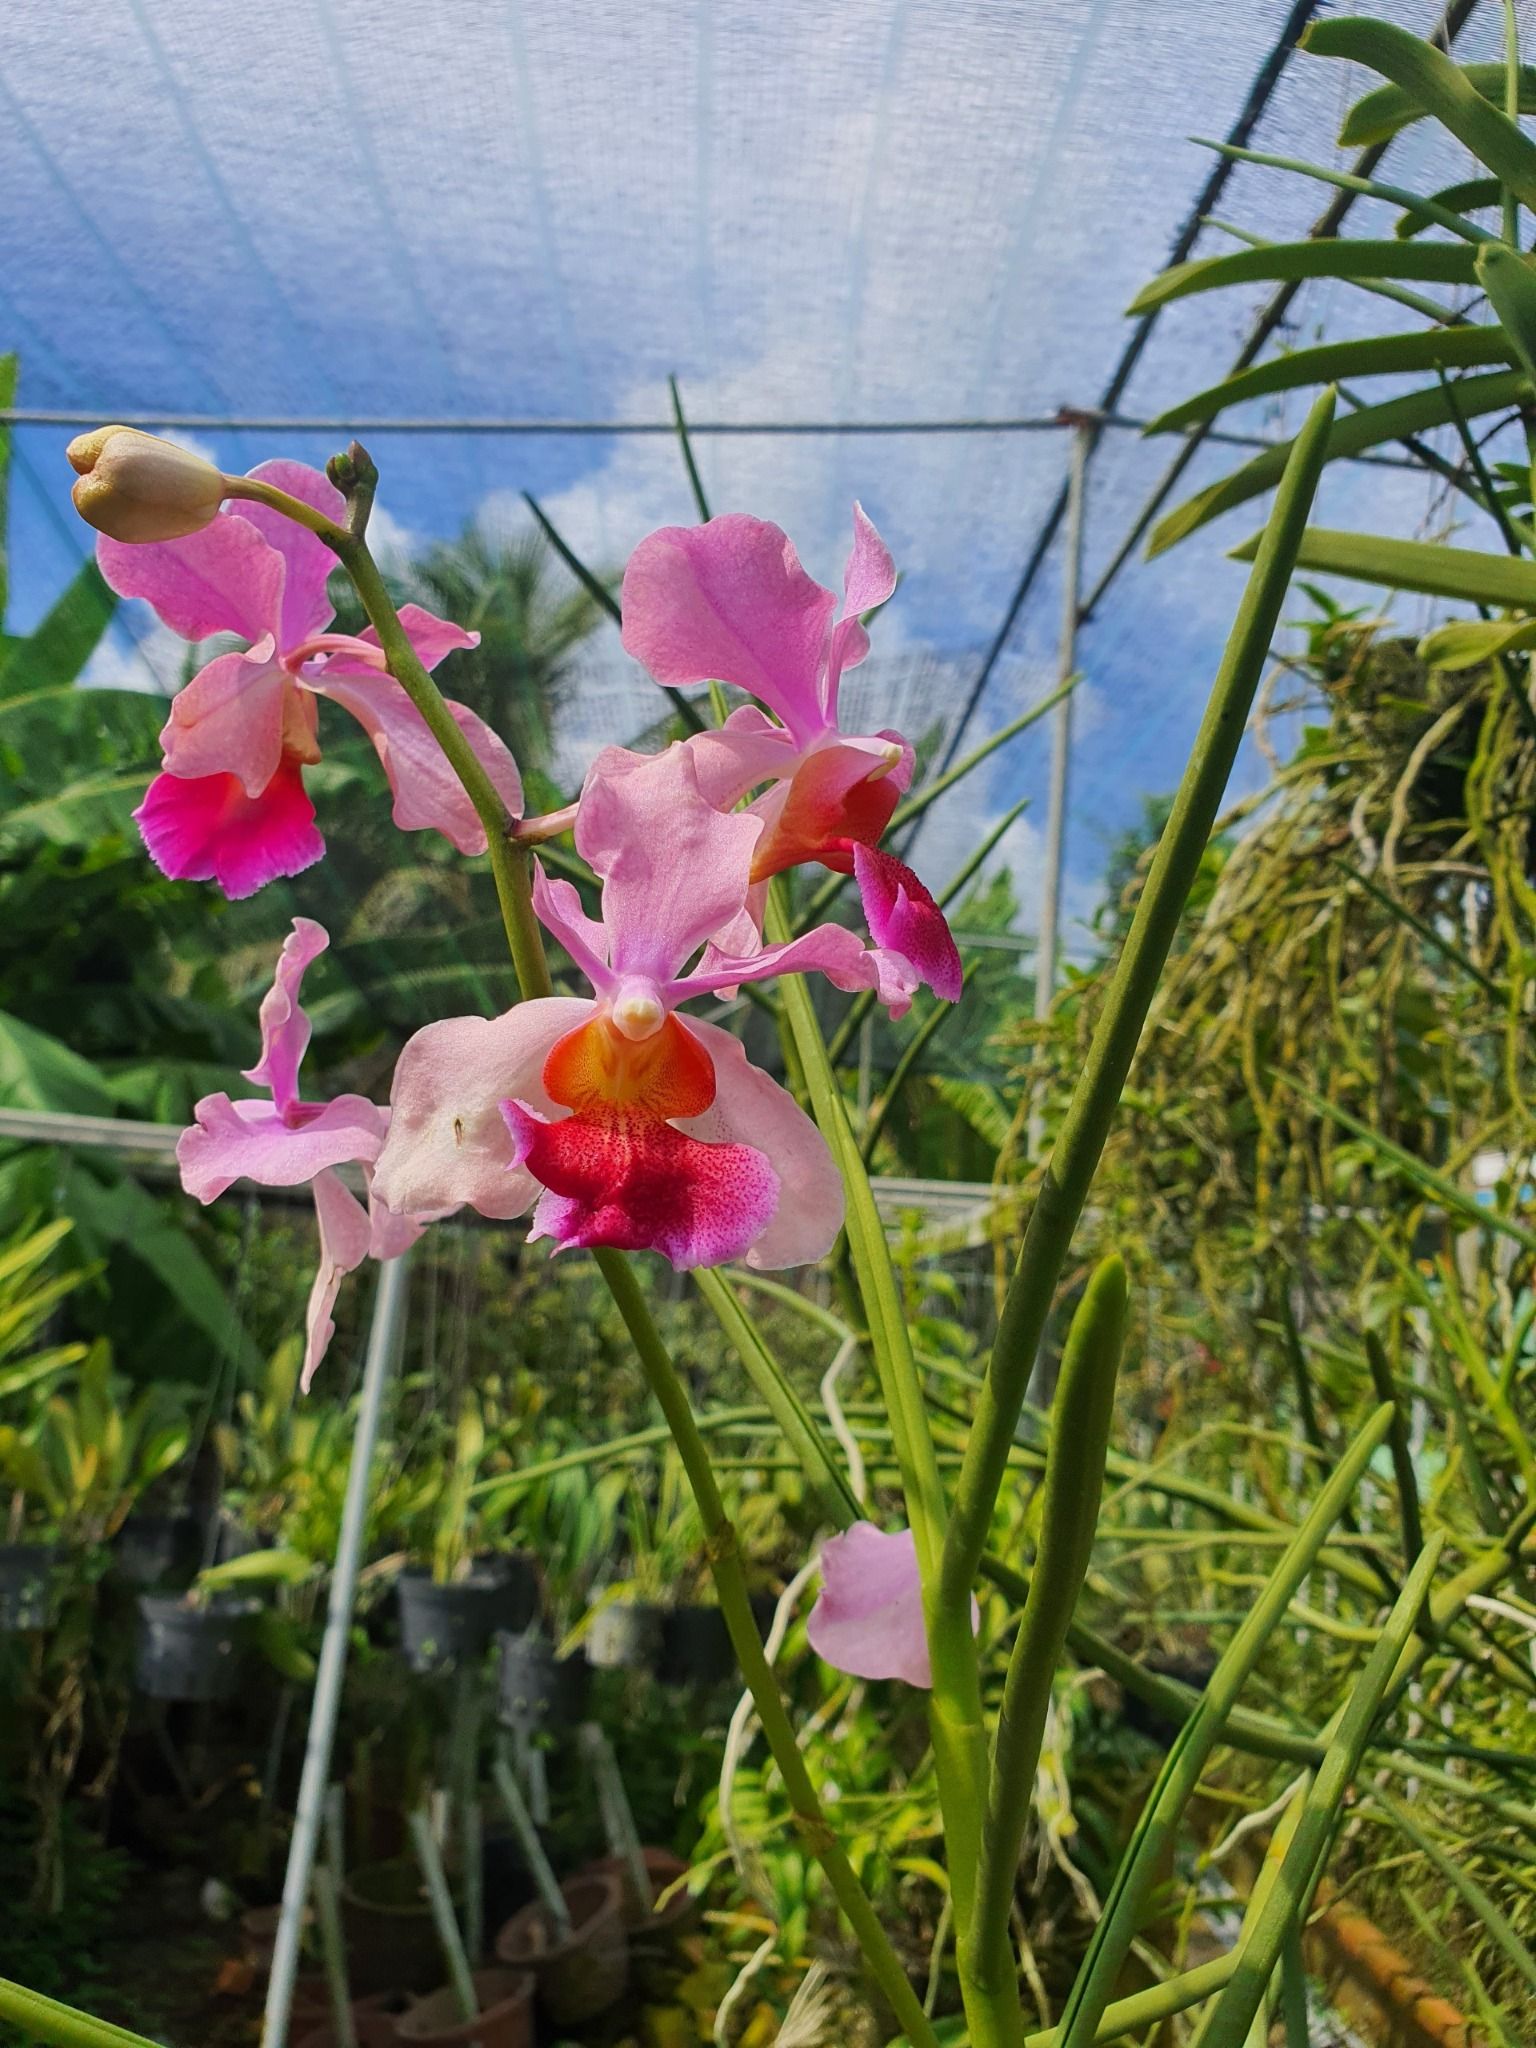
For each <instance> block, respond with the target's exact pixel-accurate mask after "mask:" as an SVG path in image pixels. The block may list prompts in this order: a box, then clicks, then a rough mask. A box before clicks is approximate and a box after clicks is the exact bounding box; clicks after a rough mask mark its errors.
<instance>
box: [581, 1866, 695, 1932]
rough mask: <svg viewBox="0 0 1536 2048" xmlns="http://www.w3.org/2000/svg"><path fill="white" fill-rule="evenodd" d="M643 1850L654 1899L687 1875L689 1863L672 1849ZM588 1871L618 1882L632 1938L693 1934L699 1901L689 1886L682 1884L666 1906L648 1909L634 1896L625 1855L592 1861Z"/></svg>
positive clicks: (626, 1923)
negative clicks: (674, 1853) (675, 1854)
mask: <svg viewBox="0 0 1536 2048" xmlns="http://www.w3.org/2000/svg"><path fill="white" fill-rule="evenodd" d="M640 1853H641V1854H642V1856H643V1857H644V1858H645V1869H646V1875H647V1876H648V1877H649V1878H650V1880H651V1896H652V1897H653V1898H659V1897H660V1896H661V1894H662V1893H663V1892H665V1891H667V1890H669V1889H670V1887H671V1886H672V1885H674V1884H676V1883H677V1880H678V1879H679V1878H680V1877H683V1876H686V1874H687V1870H688V1865H687V1864H686V1863H685V1862H684V1861H683V1859H682V1857H681V1856H674V1855H673V1854H672V1851H671V1850H670V1849H643V1850H642V1851H641V1852H640ZM588 1871H590V1873H591V1874H592V1875H593V1876H599V1877H611V1878H614V1879H615V1880H616V1881H617V1883H618V1887H619V1896H620V1899H621V1901H622V1903H623V1911H624V1924H625V1926H626V1927H627V1928H628V1929H629V1932H630V1936H631V1938H632V1939H634V1938H636V1937H639V1938H642V1939H643V1938H645V1936H647V1935H649V1936H651V1937H652V1938H654V1937H655V1936H657V1935H661V1936H663V1937H665V1939H667V1940H668V1941H676V1940H677V1939H678V1938H679V1936H681V1935H684V1934H690V1933H692V1931H693V1929H694V1928H695V1927H696V1926H697V1925H698V1923H699V1919H700V1917H701V1905H700V1901H699V1900H698V1899H696V1898H695V1897H694V1895H693V1893H692V1892H691V1891H689V1889H688V1887H687V1886H686V1885H679V1886H678V1889H677V1890H676V1891H675V1892H673V1893H672V1895H671V1897H670V1898H669V1899H668V1900H667V1901H666V1903H665V1904H664V1905H661V1906H651V1907H649V1908H648V1907H646V1905H645V1903H644V1902H643V1901H642V1900H640V1899H637V1898H636V1897H635V1888H634V1886H633V1885H632V1884H631V1883H630V1879H629V1865H628V1864H627V1863H626V1862H625V1861H624V1859H623V1857H622V1856H604V1857H603V1858H601V1860H600V1861H598V1862H596V1863H592V1864H589V1865H588ZM586 1874H587V1873H586V1872H584V1873H583V1875H586Z"/></svg>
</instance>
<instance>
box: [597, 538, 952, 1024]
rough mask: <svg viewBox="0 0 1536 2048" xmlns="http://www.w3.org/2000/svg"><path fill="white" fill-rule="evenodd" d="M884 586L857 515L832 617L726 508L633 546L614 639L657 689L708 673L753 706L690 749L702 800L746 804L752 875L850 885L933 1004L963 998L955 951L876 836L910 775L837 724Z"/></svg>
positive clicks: (777, 553)
mask: <svg viewBox="0 0 1536 2048" xmlns="http://www.w3.org/2000/svg"><path fill="white" fill-rule="evenodd" d="M895 588H896V567H895V564H894V563H893V561H892V560H891V556H890V551H889V549H888V548H887V547H886V545H885V543H884V541H882V540H881V538H880V536H879V534H878V533H877V532H876V531H875V529H874V526H873V525H872V524H871V522H870V520H869V519H868V518H866V516H865V514H864V510H863V508H862V506H859V505H855V506H854V508H853V549H852V552H851V553H850V554H849V557H848V564H847V568H846V570H845V572H844V577H843V608H842V614H841V616H840V617H839V616H837V598H836V597H835V595H834V594H833V592H832V591H830V590H826V589H824V588H823V587H822V585H821V584H819V583H817V582H815V581H813V579H812V578H811V577H809V576H808V575H807V574H806V573H805V571H804V569H802V568H801V566H800V558H799V556H798V555H797V554H796V553H795V550H794V546H793V544H792V542H791V541H790V540H789V539H788V538H787V537H786V535H785V534H784V532H783V531H782V529H781V528H779V527H777V526H774V525H772V524H771V523H770V522H769V521H768V520H766V519H752V518H748V517H747V516H746V515H745V514H743V513H727V514H725V515H724V516H723V517H721V518H719V519H711V520H709V521H708V522H707V523H706V524H705V525H703V526H664V527H662V528H661V529H660V531H659V532H657V533H653V534H651V535H649V536H648V537H647V538H646V539H645V540H643V541H641V543H640V545H639V546H638V547H637V548H636V549H635V552H634V553H633V554H632V555H631V556H630V558H629V566H628V568H627V569H626V570H625V572H624V591H623V613H624V628H623V641H624V646H625V648H626V649H627V651H628V652H629V653H630V654H632V655H634V657H635V658H636V660H637V661H641V662H643V663H644V664H645V666H646V668H648V669H649V670H650V672H651V674H652V675H653V676H654V677H655V678H656V680H657V681H658V682H659V683H666V684H670V685H672V686H673V687H681V686H686V685H687V684H690V683H698V682H707V681H709V680H711V679H714V680H716V681H719V682H724V683H732V684H734V685H735V686H736V688H738V689H741V690H745V691H747V692H748V693H749V694H750V695H751V696H753V697H756V698H758V699H759V700H760V702H761V703H762V704H765V705H767V707H768V709H769V710H770V711H772V712H773V713H775V714H776V716H777V717H778V719H779V720H780V721H781V723H779V724H777V725H775V724H774V723H773V721H772V720H771V719H769V718H767V717H765V715H764V714H763V712H762V711H761V710H759V709H758V707H757V705H751V704H749V705H743V706H742V707H741V708H740V709H739V710H736V711H733V712H732V713H731V715H730V717H729V718H728V719H727V720H726V722H725V724H724V726H722V727H721V728H720V729H719V731H717V732H709V733H700V734H698V735H696V736H695V737H694V738H693V739H692V740H690V741H689V742H688V744H689V746H690V747H692V748H693V749H694V750H695V751H696V752H697V753H698V754H699V756H700V759H701V771H700V779H701V782H702V783H703V786H704V787H705V789H706V790H707V791H708V793H709V796H710V799H711V801H712V802H714V803H716V804H719V805H720V806H721V807H722V808H729V807H730V806H732V805H733V804H735V803H736V802H737V801H738V799H739V798H741V797H742V796H744V795H745V794H746V792H747V791H748V790H749V789H754V788H756V787H757V786H758V785H759V784H761V783H768V784H770V785H771V787H770V788H769V789H767V790H766V791H765V793H764V794H763V795H761V796H760V797H758V798H757V800H756V801H755V802H754V804H753V805H752V810H753V813H754V814H755V815H756V816H758V817H759V818H761V819H762V821H763V826H764V831H763V835H762V838H761V839H760V840H759V842H758V846H757V852H756V855H755V856H754V859H753V864H752V879H753V881H754V882H763V881H766V880H767V879H768V878H769V877H770V876H771V875H776V874H779V873H780V872H782V870H783V869H785V868H789V867H795V866H798V865H799V864H800V863H801V862H802V861H817V862H820V863H821V864H822V865H823V866H824V867H829V868H833V869H835V870H836V871H837V872H838V873H839V874H845V875H847V874H851V875H852V876H853V877H854V878H855V880H856V881H857V883H858V887H859V894H860V896H861V897H862V899H863V903H864V915H865V919H866V921H867V922H868V925H869V929H870V933H871V935H872V937H873V938H874V941H875V943H876V945H877V946H880V947H883V948H886V949H887V950H889V951H892V952H897V953H900V954H902V955H903V956H904V957H905V958H906V959H907V960H908V961H909V962H910V963H911V966H912V967H913V969H914V971H915V972H916V973H917V975H918V977H919V978H920V979H921V980H923V981H925V982H927V984H928V986H929V987H930V988H931V989H932V990H933V991H934V993H935V994H936V995H939V996H942V997H944V998H945V999H946V1000H947V1001H950V1002H953V1001H955V1000H956V999H957V998H958V996H959V994H960V983H961V965H960V955H959V952H958V951H957V950H956V947H955V942H954V939H953V937H952V936H951V934H950V930H949V926H948V925H947V924H946V922H945V920H944V913H943V912H942V911H941V910H940V909H939V907H938V905H937V904H936V903H935V902H934V900H933V898H932V896H931V895H930V894H929V893H928V891H927V889H925V888H924V886H923V884H922V883H921V882H920V881H919V880H918V879H917V877H916V875H914V874H913V873H912V870H911V869H910V868H908V867H905V866H903V864H902V863H901V862H900V861H899V860H897V859H896V858H895V857H894V856H893V855H891V854H889V853H882V852H881V851H880V850H879V845H878V841H879V839H880V835H881V834H882V833H883V832H884V830H885V828H886V826H887V825H889V823H890V821H891V815H892V813H893V812H894V811H895V809H896V806H897V804H898V803H899V802H900V800H901V797H902V795H903V793H904V792H905V791H906V790H907V788H908V787H909V786H910V784H911V781H912V769H913V754H912V749H911V747H910V746H909V745H908V743H907V742H906V740H904V739H903V738H902V736H901V734H900V733H898V732H878V733H873V734H867V735H861V734H850V733H846V732H844V731H843V730H842V728H841V727H840V726H839V724H838V716H837V697H838V686H839V684H840V682H841V680H842V677H843V675H844V673H845V672H846V671H847V670H848V669H850V668H855V667H857V665H858V664H859V663H860V662H861V661H863V659H864V657H865V656H866V655H867V654H868V652H869V635H868V634H867V633H866V632H865V630H864V627H863V625H862V623H861V622H860V617H859V614H860V613H861V612H867V611H870V610H872V609H873V608H874V607H875V606H876V605H881V604H884V603H885V601H886V599H887V598H888V597H889V596H890V595H891V592H892V591H893V590H894V589H895Z"/></svg>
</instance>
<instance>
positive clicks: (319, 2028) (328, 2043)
mask: <svg viewBox="0 0 1536 2048" xmlns="http://www.w3.org/2000/svg"><path fill="white" fill-rule="evenodd" d="M398 2017H399V2015H398V2014H397V2013H395V2012H394V2011H393V2010H392V2009H391V2005H390V2001H389V2000H388V1999H386V1998H382V1997H381V1998H376V1999H375V1998H359V1999H355V2000H354V2001H353V2005H352V2032H353V2033H354V2035H355V2036H356V2037H357V2048H395V2042H396V2040H397V2038H398V2036H397V2035H396V2033H395V2021H396V2019H397V2018H398ZM301 2026H302V2027H303V2028H304V2029H305V2031H304V2032H303V2033H300V2032H299V2028H300V2027H301ZM293 2033H294V2039H293V2048H341V2037H340V2035H339V2034H338V2033H337V2032H336V2028H335V2026H334V2024H333V2023H332V2022H331V2020H330V2019H329V2018H327V2019H324V2020H322V2021H320V2023H319V2024H318V2025H314V2024H311V2022H310V2021H309V2020H303V2021H301V2020H300V2018H299V2015H298V2010H297V2008H295V2010H294V2015H293Z"/></svg>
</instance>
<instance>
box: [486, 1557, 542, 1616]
mask: <svg viewBox="0 0 1536 2048" xmlns="http://www.w3.org/2000/svg"><path fill="white" fill-rule="evenodd" d="M470 1570H471V1572H472V1573H475V1574H480V1575H483V1576H484V1577H486V1578H488V1579H494V1580H496V1581H497V1582H498V1583H499V1584H500V1587H501V1597H500V1599H499V1600H498V1601H497V1603H496V1608H497V1612H496V1626H497V1628H504V1629H510V1630H512V1631H513V1633H514V1634H520V1633H521V1632H522V1631H523V1630H524V1629H528V1628H532V1626H533V1624H534V1622H535V1621H536V1620H537V1618H538V1613H539V1607H540V1604H541V1602H542V1599H543V1593H544V1581H543V1578H542V1576H541V1575H540V1572H539V1564H538V1559H537V1558H536V1557H534V1556H533V1555H532V1553H531V1552H529V1551H526V1550H508V1551H504V1552H497V1551H489V1552H487V1553H486V1554H485V1555H484V1556H482V1557H476V1558H472V1559H471V1561H470Z"/></svg>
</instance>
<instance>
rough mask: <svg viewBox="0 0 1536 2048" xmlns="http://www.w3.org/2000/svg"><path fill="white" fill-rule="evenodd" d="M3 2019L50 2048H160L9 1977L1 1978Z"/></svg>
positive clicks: (139, 2036)
mask: <svg viewBox="0 0 1536 2048" xmlns="http://www.w3.org/2000/svg"><path fill="white" fill-rule="evenodd" d="M0 2019H3V2020H9V2021H11V2023H12V2024H13V2025H14V2026H16V2027H17V2028H19V2029H20V2031H21V2032H22V2033H23V2034H25V2035H27V2036H28V2037H30V2038H31V2039H32V2040H35V2041H45V2042H47V2043H48V2048H158V2043H156V2042H154V2041H151V2040H149V2039H147V2037H146V2036H145V2035H143V2034H130V2033H129V2031H128V2029H127V2028H126V2027H116V2026H113V2024H112V2022H111V2021H110V2020H97V2019H92V2018H91V2016H90V2014H89V2013H84V2012H77V2011H76V2009H75V2008H74V2006H72V2005H61V2004H60V2003H59V2001H58V1999H56V1998H44V1996H43V1994H42V1993H41V1992H40V1991H27V1990H24V1989H23V1987H22V1986H21V1985H20V1984H13V1983H12V1982H11V1981H10V1979H9V1978H8V1977H0Z"/></svg>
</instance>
